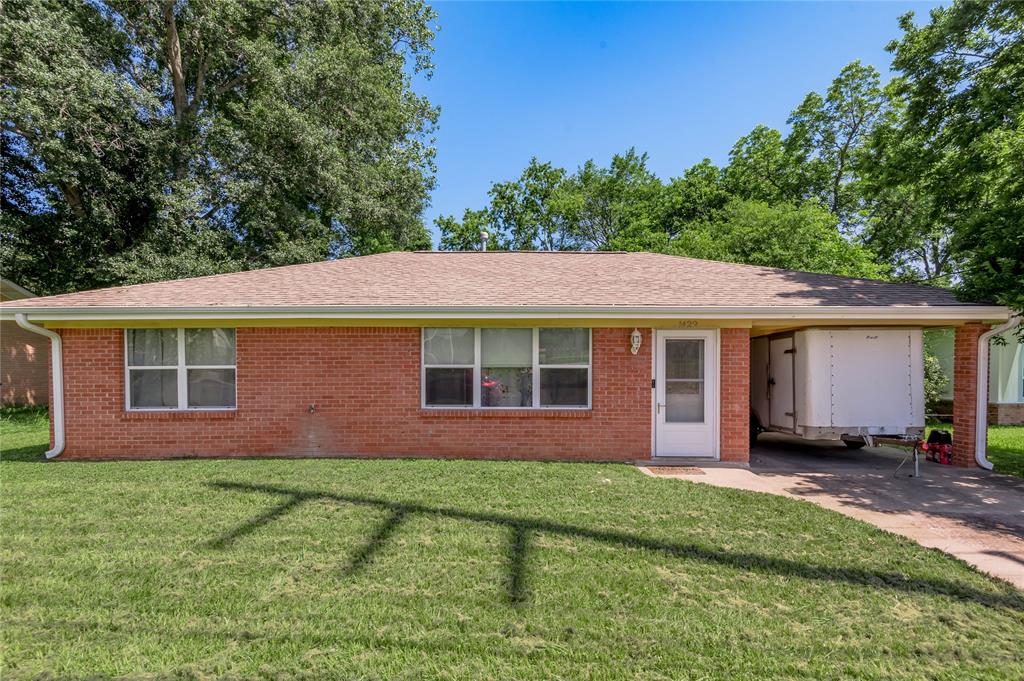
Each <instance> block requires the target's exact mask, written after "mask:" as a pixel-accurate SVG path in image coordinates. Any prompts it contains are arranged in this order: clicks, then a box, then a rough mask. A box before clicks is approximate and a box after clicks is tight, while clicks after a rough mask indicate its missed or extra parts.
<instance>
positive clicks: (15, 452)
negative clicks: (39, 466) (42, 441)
mask: <svg viewBox="0 0 1024 681" xmlns="http://www.w3.org/2000/svg"><path fill="white" fill-rule="evenodd" d="M45 452H46V445H31V446H28V447H14V448H12V449H7V448H6V447H0V461H19V462H21V463H49V462H50V459H47V458H46V455H45Z"/></svg>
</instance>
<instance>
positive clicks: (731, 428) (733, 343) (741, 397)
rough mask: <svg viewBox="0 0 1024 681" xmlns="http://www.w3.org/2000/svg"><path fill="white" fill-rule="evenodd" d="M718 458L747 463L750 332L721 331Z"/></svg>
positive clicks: (748, 452)
mask: <svg viewBox="0 0 1024 681" xmlns="http://www.w3.org/2000/svg"><path fill="white" fill-rule="evenodd" d="M720 347H721V353H720V354H721V359H720V365H721V368H720V374H719V376H720V384H721V388H720V391H721V399H720V405H721V414H720V416H719V419H720V426H721V427H720V435H719V437H720V439H721V443H722V444H721V459H722V461H730V462H732V463H740V464H745V463H747V462H749V461H750V329H722V330H721V346H720Z"/></svg>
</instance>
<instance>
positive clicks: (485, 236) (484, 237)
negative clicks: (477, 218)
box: [480, 232, 491, 251]
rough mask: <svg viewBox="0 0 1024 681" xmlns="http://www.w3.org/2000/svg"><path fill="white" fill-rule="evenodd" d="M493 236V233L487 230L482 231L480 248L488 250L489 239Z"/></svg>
mask: <svg viewBox="0 0 1024 681" xmlns="http://www.w3.org/2000/svg"><path fill="white" fill-rule="evenodd" d="M490 238H491V235H490V234H488V233H487V232H480V250H481V251H486V250H487V240H488V239H490Z"/></svg>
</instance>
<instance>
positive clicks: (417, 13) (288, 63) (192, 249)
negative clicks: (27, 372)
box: [0, 0, 437, 293]
mask: <svg viewBox="0 0 1024 681" xmlns="http://www.w3.org/2000/svg"><path fill="white" fill-rule="evenodd" d="M2 11H3V21H2V23H0V67H2V72H3V74H4V89H3V94H2V97H3V100H2V101H3V109H4V112H3V131H2V143H3V157H4V166H3V175H4V182H3V190H2V202H3V218H2V220H3V221H2V223H0V230H2V236H3V242H2V244H3V245H2V246H0V264H2V267H3V269H4V272H5V276H9V277H12V278H15V279H17V280H18V281H19V282H20V283H22V284H24V285H26V286H29V287H31V288H33V289H36V290H37V291H38V292H41V293H52V292H58V291H65V290H74V289H79V288H86V287H92V286H98V285H103V284H114V283H125V282H140V281H149V280H154V279H162V278H167V277H175V276H185V275H194V274H204V273H210V272H219V271H226V270H234V269H240V268H248V267H259V266H265V265H278V264H286V263H293V262H303V261H308V260H319V259H323V258H325V257H332V256H339V255H345V254H349V253H369V252H376V251H381V250H391V249H395V248H419V247H424V246H427V247H429V237H428V235H427V233H426V230H425V229H424V227H423V225H422V223H421V221H420V214H421V212H422V209H423V207H424V205H425V202H426V200H427V193H428V191H429V189H430V188H431V186H432V182H433V180H432V170H433V166H432V163H433V148H432V147H431V143H432V139H431V132H432V129H433V126H434V124H435V121H436V117H437V112H436V110H435V109H434V108H433V107H432V106H431V105H430V104H429V102H427V100H426V99H424V98H422V97H419V96H417V95H416V94H415V93H414V92H412V90H411V87H410V74H411V72H413V71H416V70H420V71H426V72H428V73H429V70H430V68H431V64H430V60H429V57H430V49H431V48H430V43H431V40H432V37H433V35H432V33H431V30H430V28H429V24H430V22H431V21H432V19H433V17H434V14H433V12H432V10H430V8H429V7H427V6H426V5H425V4H424V3H423V2H421V1H420V0H403V1H400V2H397V3H390V2H389V3H384V2H365V3H350V2H344V1H342V0H337V1H332V2H313V1H312V0H299V1H297V2H292V3H288V4H281V3H278V2H271V1H270V0H259V1H256V2H249V1H247V0H246V1H243V0H187V1H180V2H172V1H170V0H168V1H166V2H164V1H160V2H158V1H157V0H147V1H145V2H136V1H135V0H95V1H93V2H88V3H85V2H72V1H70V0H69V1H62V0H38V1H37V0H14V1H13V2H5V3H4V5H3V10H2Z"/></svg>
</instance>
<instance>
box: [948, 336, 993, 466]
mask: <svg viewBox="0 0 1024 681" xmlns="http://www.w3.org/2000/svg"><path fill="white" fill-rule="evenodd" d="M988 329H989V327H988V326H987V325H985V324H977V323H970V324H964V325H963V326H958V327H957V328H956V336H955V337H954V340H953V465H955V466H963V467H965V468H967V467H971V466H975V465H977V464H976V462H975V460H974V452H975V441H976V436H977V418H978V417H977V413H978V400H979V399H981V400H985V401H986V402H987V401H988V391H987V390H986V391H985V394H984V395H978V338H979V337H980V336H981V334H983V333H985V332H986V331H988ZM985 370H986V373H987V371H988V367H986V368H985ZM985 384H986V385H988V382H987V381H986V383H985Z"/></svg>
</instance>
